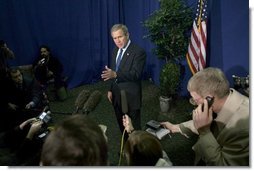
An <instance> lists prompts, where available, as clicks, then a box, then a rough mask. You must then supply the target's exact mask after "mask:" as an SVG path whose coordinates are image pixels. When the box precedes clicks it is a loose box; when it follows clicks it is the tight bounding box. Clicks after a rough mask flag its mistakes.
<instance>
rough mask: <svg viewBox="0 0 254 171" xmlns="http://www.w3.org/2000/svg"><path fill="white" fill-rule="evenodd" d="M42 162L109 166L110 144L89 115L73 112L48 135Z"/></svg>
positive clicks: (56, 164)
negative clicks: (73, 113)
mask: <svg viewBox="0 0 254 171" xmlns="http://www.w3.org/2000/svg"><path fill="white" fill-rule="evenodd" d="M40 165H42V166H107V165H108V147H107V141H106V139H105V137H104V134H103V131H102V129H101V128H100V127H99V126H98V124H97V123H96V122H95V121H93V120H91V119H89V117H88V116H86V115H81V114H75V115H71V116H70V117H68V118H66V119H65V120H64V121H62V122H61V123H59V124H58V125H57V126H56V127H55V129H54V130H53V131H51V132H50V134H49V135H48V137H47V138H46V141H45V143H44V145H43V149H42V154H41V162H40Z"/></svg>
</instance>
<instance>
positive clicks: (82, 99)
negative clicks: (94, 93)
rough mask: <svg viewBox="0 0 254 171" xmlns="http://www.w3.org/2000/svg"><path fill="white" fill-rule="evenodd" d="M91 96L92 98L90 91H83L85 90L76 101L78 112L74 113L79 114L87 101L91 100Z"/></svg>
mask: <svg viewBox="0 0 254 171" xmlns="http://www.w3.org/2000/svg"><path fill="white" fill-rule="evenodd" d="M89 96H90V91H89V90H85V89H83V90H82V91H81V92H80V93H79V95H78V97H77V99H76V101H75V108H76V111H75V112H74V113H78V112H79V110H80V109H82V108H83V106H84V103H85V102H86V101H87V99H88V98H89Z"/></svg>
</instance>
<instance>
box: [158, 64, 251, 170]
mask: <svg viewBox="0 0 254 171" xmlns="http://www.w3.org/2000/svg"><path fill="white" fill-rule="evenodd" d="M187 89H188V91H189V92H190V94H191V96H192V98H193V100H194V101H195V103H196V104H197V105H198V107H197V108H196V109H195V110H193V113H192V120H190V121H186V122H183V123H180V124H172V123H170V122H162V123H161V124H162V125H163V126H164V127H165V128H167V129H169V130H170V131H171V132H172V133H181V134H182V135H184V136H186V137H189V136H191V135H193V134H197V135H198V136H199V138H198V140H197V142H196V144H195V145H194V146H193V148H192V149H193V150H194V152H195V155H196V156H195V163H194V164H195V165H199V166H205V165H208V166H248V165H249V119H250V118H249V115H250V111H249V110H250V108H249V98H248V97H246V96H244V95H242V94H240V93H239V92H238V91H236V90H234V89H232V88H230V87H229V82H228V80H227V78H226V76H225V75H224V73H223V72H222V71H221V70H220V69H218V68H212V67H210V68H205V69H203V70H201V71H199V72H197V73H196V74H194V75H193V76H192V77H191V79H190V80H189V82H188V86H187ZM208 97H209V98H211V99H213V103H210V105H208V104H209V103H208V102H209V101H210V100H209V98H208ZM214 114H216V115H214Z"/></svg>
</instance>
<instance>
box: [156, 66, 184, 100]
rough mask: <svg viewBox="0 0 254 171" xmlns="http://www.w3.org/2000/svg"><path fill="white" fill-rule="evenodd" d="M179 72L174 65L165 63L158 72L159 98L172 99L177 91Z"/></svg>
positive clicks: (178, 68)
mask: <svg viewBox="0 0 254 171" xmlns="http://www.w3.org/2000/svg"><path fill="white" fill-rule="evenodd" d="M180 76H181V71H180V67H179V65H178V64H176V63H172V62H170V63H166V64H165V65H164V67H163V68H162V70H161V72H160V93H161V96H165V97H172V96H174V95H176V94H177V92H178V90H179V84H180Z"/></svg>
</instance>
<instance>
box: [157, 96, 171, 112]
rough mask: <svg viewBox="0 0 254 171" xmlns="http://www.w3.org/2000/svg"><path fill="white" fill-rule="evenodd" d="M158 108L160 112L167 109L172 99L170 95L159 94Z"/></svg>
mask: <svg viewBox="0 0 254 171" xmlns="http://www.w3.org/2000/svg"><path fill="white" fill-rule="evenodd" d="M159 100H160V108H161V112H162V113H167V112H168V111H169V107H170V103H169V102H170V101H171V100H172V98H171V97H165V96H160V98H159Z"/></svg>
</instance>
